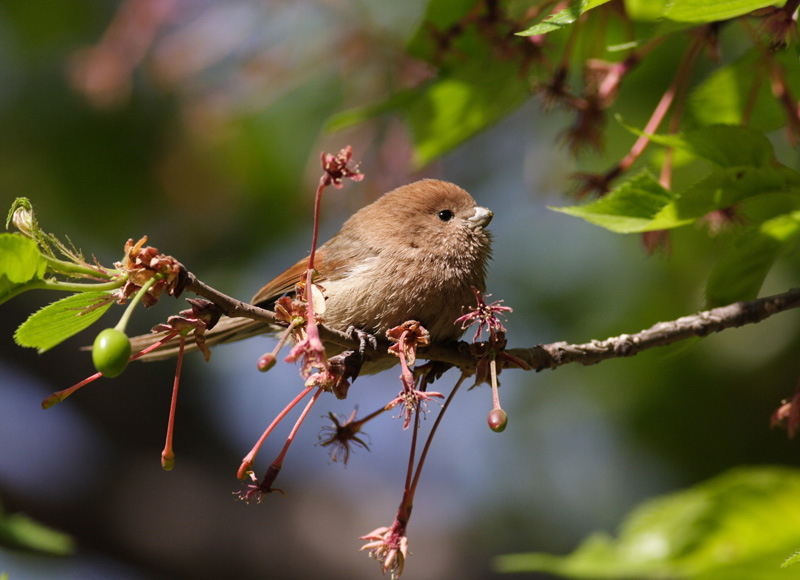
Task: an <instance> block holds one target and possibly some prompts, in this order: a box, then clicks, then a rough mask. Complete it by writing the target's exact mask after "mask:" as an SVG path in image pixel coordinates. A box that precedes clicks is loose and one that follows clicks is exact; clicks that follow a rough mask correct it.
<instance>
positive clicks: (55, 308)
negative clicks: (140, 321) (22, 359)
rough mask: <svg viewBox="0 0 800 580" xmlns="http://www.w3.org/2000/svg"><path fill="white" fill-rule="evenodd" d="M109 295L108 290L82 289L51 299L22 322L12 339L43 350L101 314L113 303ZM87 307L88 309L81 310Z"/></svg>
mask: <svg viewBox="0 0 800 580" xmlns="http://www.w3.org/2000/svg"><path fill="white" fill-rule="evenodd" d="M108 298H109V295H108V293H107V292H82V293H80V294H73V295H72V296H68V297H67V298H64V299H62V300H59V301H57V302H53V303H52V304H49V305H48V306H45V307H44V308H42V309H41V310H39V311H37V312H36V313H34V314H33V315H31V316H30V317H29V318H28V319H27V320H26V321H25V322H23V323H22V324H21V325H20V327H19V328H17V331H16V332H15V333H14V340H15V341H16V343H17V344H18V345H20V346H25V347H30V348H36V349H38V351H39V352H45V351H46V350H48V349H51V348H53V347H54V346H56V345H57V344H59V343H61V342H63V341H64V340H66V339H68V338H69V337H70V336H73V335H75V334H77V333H78V332H80V331H81V330H83V329H84V328H87V327H89V326H90V325H91V324H92V323H93V322H94V321H96V320H97V319H98V318H100V317H101V316H102V315H103V313H104V312H105V311H106V310H108V307H109V306H111V304H112V301H111V300H108ZM98 305H99V307H96V306H98ZM95 307H96V308H95ZM87 309H91V310H90V311H88V312H85V313H84V311H86V310H87Z"/></svg>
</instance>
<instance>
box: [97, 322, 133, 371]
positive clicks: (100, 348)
mask: <svg viewBox="0 0 800 580" xmlns="http://www.w3.org/2000/svg"><path fill="white" fill-rule="evenodd" d="M130 358H131V341H130V340H129V339H128V335H126V334H125V333H124V332H122V331H121V330H117V329H116V328H106V329H105V330H103V331H102V332H100V334H98V335H97V338H95V339H94V346H93V347H92V361H93V362H94V368H96V369H97V371H98V372H100V373H102V374H103V376H104V377H108V378H112V377H116V376H117V375H119V374H121V373H122V371H124V370H125V367H126V366H128V359H130Z"/></svg>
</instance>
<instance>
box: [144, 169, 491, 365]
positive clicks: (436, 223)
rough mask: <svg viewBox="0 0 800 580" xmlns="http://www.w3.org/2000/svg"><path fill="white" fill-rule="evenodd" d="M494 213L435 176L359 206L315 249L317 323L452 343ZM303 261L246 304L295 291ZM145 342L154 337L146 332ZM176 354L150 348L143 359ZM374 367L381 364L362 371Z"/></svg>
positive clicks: (239, 322) (481, 267) (240, 325)
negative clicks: (419, 330) (321, 303)
mask: <svg viewBox="0 0 800 580" xmlns="http://www.w3.org/2000/svg"><path fill="white" fill-rule="evenodd" d="M492 216H493V214H492V212H491V211H489V210H488V209H486V208H484V207H479V206H477V205H476V204H475V200H473V199H472V197H471V196H470V195H469V194H468V193H467V192H466V191H464V190H463V189H461V188H460V187H458V186H457V185H454V184H452V183H447V182H444V181H438V180H435V179H423V180H421V181H417V182H414V183H411V184H409V185H405V186H403V187H399V188H397V189H395V190H393V191H390V192H389V193H387V194H385V195H384V196H382V197H381V198H380V199H378V200H377V201H375V202H373V203H371V204H370V205H368V206H366V207H364V208H362V209H361V210H359V211H358V212H356V213H355V214H354V215H353V216H352V217H351V218H350V219H348V220H347V221H346V222H345V224H344V225H343V226H342V229H341V230H340V231H339V233H337V234H336V235H335V236H333V237H332V238H331V239H330V240H329V241H328V242H326V243H325V244H323V245H322V246H320V247H319V249H318V250H317V253H316V257H315V263H314V266H315V268H316V270H317V272H318V276H316V277H315V279H314V280H315V283H318V284H320V285H321V286H322V287H323V288H324V291H325V313H324V315H323V320H322V323H323V324H324V325H325V326H327V327H329V328H331V329H334V330H339V331H342V332H346V331H348V329H353V328H354V329H357V330H359V331H363V332H366V333H368V334H371V335H373V336H375V337H378V338H384V337H385V336H386V331H387V330H389V329H390V328H393V327H395V326H398V325H400V324H402V323H403V322H406V321H408V320H416V321H418V322H420V323H421V324H422V325H423V326H424V327H425V328H426V329H427V330H428V331H429V332H430V339H431V342H437V341H447V340H455V339H458V338H459V337H460V336H461V335H462V334H463V331H462V329H461V327H460V326H458V325H456V324H454V321H455V319H456V318H458V317H459V316H460V315H461V314H462V308H463V307H465V306H469V305H473V304H474V303H475V295H474V293H473V291H472V287H473V286H474V287H475V288H477V289H478V290H480V291H481V292H483V291H485V289H486V284H485V277H486V265H487V261H488V259H489V256H490V253H491V237H490V235H489V233H488V232H487V231H486V226H487V225H488V223H489V222H490V221H491V219H492ZM307 267H308V258H305V259H303V260H300V261H299V262H297V263H296V264H295V265H294V266H292V267H291V268H289V269H288V270H286V271H285V272H283V273H282V274H280V275H279V276H277V277H276V278H275V279H273V280H272V281H271V282H269V283H268V284H267V285H266V286H264V287H263V288H262V289H261V290H259V291H258V292H257V293H256V295H255V296H254V297H253V299H252V301H251V302H252V303H253V304H255V305H258V306H262V307H264V308H268V309H272V308H273V306H274V304H275V301H276V300H277V299H278V298H280V297H281V296H283V295H285V294H292V293H293V292H294V289H295V285H296V284H297V283H299V282H300V281H301V279H304V277H305V273H306V270H307ZM274 330H275V329H274V327H270V326H269V325H266V324H264V323H260V322H256V321H253V320H250V319H245V318H235V319H228V318H223V319H222V320H220V322H219V323H218V324H217V325H216V326H215V327H214V328H213V329H212V330H211V331H209V332H207V333H206V343H207V344H209V345H214V344H219V343H221V342H232V341H235V340H241V339H244V338H249V337H251V336H255V335H258V334H264V333H266V332H270V331H274ZM142 338H143V337H142ZM149 339H150V342H152V340H153V337H152V335H151V336H150V337H149ZM134 340H135V341H136V340H138V338H137V339H134ZM136 346H139V345H138V344H137V343H136V342H134V348H136ZM187 347H188V343H187ZM339 350H341V349H339ZM134 352H135V351H134ZM175 352H176V351H175V350H174V349H170V350H162V351H158V350H157V351H155V352H153V353H151V355H148V358H151V359H153V358H166V357H168V356H173V355H174V354H175ZM335 352H338V350H337V351H335ZM391 362H392V361H389V364H391ZM381 367H382V368H386V365H385V364H384V365H380V366H373V367H372V368H365V369H364V372H367V373H370V372H377V371H378V370H381Z"/></svg>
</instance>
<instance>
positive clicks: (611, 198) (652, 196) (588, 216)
mask: <svg viewBox="0 0 800 580" xmlns="http://www.w3.org/2000/svg"><path fill="white" fill-rule="evenodd" d="M672 200H673V195H672V193H670V192H669V191H668V190H666V189H664V188H663V187H662V186H661V185H660V184H659V183H658V180H657V179H656V178H655V177H654V176H653V175H652V174H650V173H649V172H647V171H645V172H642V173H640V174H639V175H637V176H635V177H633V178H631V179H629V180H628V181H626V182H624V183H622V184H621V185H620V186H619V187H617V188H616V189H614V190H612V191H611V192H610V193H608V194H607V195H604V196H603V197H601V198H600V199H598V200H596V201H593V202H591V203H586V204H582V205H574V206H569V207H552V208H551V209H553V210H555V211H558V212H561V213H566V214H569V215H572V216H575V217H579V218H583V219H585V220H586V221H588V222H590V223H593V224H595V225H598V226H601V227H604V228H606V229H607V230H611V231H612V232H617V233H620V234H629V233H634V232H645V231H648V230H650V229H654V228H652V224H653V220H654V219H655V218H656V216H658V214H659V212H661V210H662V208H664V207H665V206H666V205H667V204H668V203H670V202H671V201H672ZM677 225H683V224H682V223H681V224H677ZM673 227H674V226H673ZM655 229H658V228H655ZM660 229H663V228H660Z"/></svg>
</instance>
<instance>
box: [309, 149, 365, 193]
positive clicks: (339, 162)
mask: <svg viewBox="0 0 800 580" xmlns="http://www.w3.org/2000/svg"><path fill="white" fill-rule="evenodd" d="M352 156H353V148H352V147H350V145H348V146H347V147H345V148H344V149H342V150H341V151H339V153H337V154H336V155H331V154H329V153H323V154H322V169H323V170H324V171H325V175H323V176H322V177H321V178H320V186H321V187H326V186H328V185H332V186H334V187H335V188H337V189H340V188H341V187H342V181H343V180H345V179H352V180H353V181H361V180H362V179H364V174H362V173H361V172H360V171H359V170H358V165H356V166H355V167H350V166H349V164H350V158H351V157H352Z"/></svg>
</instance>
